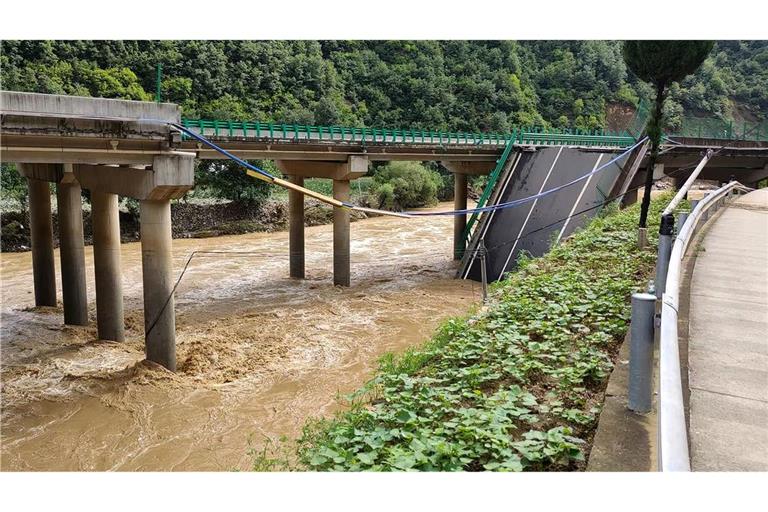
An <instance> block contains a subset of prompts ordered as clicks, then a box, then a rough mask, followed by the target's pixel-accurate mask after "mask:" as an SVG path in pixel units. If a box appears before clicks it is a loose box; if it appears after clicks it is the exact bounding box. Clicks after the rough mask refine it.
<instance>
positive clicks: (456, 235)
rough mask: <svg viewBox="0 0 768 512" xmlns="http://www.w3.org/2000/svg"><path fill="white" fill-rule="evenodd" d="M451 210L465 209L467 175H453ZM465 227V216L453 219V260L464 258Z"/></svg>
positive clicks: (457, 216)
mask: <svg viewBox="0 0 768 512" xmlns="http://www.w3.org/2000/svg"><path fill="white" fill-rule="evenodd" d="M453 209H454V210H466V209H467V175H466V174H459V173H454V174H453ZM466 227H467V216H466V215H456V216H454V217H453V259H455V260H460V259H461V258H462V256H464V229H465V228H466Z"/></svg>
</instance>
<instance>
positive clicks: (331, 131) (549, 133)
mask: <svg viewBox="0 0 768 512" xmlns="http://www.w3.org/2000/svg"><path fill="white" fill-rule="evenodd" d="M181 124H182V125H183V126H184V127H185V128H189V129H191V130H195V131H197V132H198V133H200V134H201V135H203V136H205V137H214V138H222V137H225V138H243V139H248V138H255V139H272V140H275V139H278V140H286V141H295V142H301V141H305V142H306V141H329V142H334V141H336V142H349V143H371V144H409V143H410V144H439V145H474V146H482V145H488V146H506V145H507V144H508V142H509V141H510V140H513V141H514V142H515V143H517V144H547V145H564V144H570V145H577V146H590V147H591V146H597V147H606V146H607V147H624V146H627V145H631V144H633V143H634V142H635V140H634V138H633V137H632V136H631V135H630V134H629V133H627V132H626V131H624V132H621V133H614V132H609V131H605V130H557V129H545V128H527V129H520V130H515V131H513V132H512V133H495V132H494V133H477V132H442V131H432V130H390V129H380V128H349V127H344V126H311V125H299V124H277V123H260V122H258V121H219V120H204V119H182V122H181Z"/></svg>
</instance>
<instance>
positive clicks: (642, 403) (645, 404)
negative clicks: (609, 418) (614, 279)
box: [629, 293, 656, 413]
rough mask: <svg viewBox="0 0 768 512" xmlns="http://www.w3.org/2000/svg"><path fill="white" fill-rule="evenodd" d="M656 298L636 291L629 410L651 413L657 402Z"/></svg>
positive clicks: (633, 295) (631, 336) (630, 338)
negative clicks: (654, 366)
mask: <svg viewBox="0 0 768 512" xmlns="http://www.w3.org/2000/svg"><path fill="white" fill-rule="evenodd" d="M655 314H656V297H654V296H653V295H651V294H650V293H634V294H632V320H631V323H630V334H629V409H630V410H632V411H635V412H641V413H645V412H649V411H650V410H651V406H652V403H653V338H654V333H653V320H654V316H655Z"/></svg>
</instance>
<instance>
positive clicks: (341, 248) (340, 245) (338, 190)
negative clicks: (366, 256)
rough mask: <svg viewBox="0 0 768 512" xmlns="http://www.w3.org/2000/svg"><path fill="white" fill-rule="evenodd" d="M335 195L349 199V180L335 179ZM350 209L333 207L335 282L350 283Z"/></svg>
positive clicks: (336, 283) (340, 284)
mask: <svg viewBox="0 0 768 512" xmlns="http://www.w3.org/2000/svg"><path fill="white" fill-rule="evenodd" d="M333 197H334V199H338V200H339V201H345V202H348V201H349V181H346V180H344V181H342V180H333ZM349 235H350V233H349V210H347V209H345V208H334V209H333V284H334V285H338V286H349V285H350V278H349V274H350V269H349V265H350V260H349V238H350V236H349Z"/></svg>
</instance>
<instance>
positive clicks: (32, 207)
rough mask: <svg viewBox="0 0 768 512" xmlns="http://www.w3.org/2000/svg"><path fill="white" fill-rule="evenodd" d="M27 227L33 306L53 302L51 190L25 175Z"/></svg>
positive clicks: (45, 182) (54, 266) (54, 289)
mask: <svg viewBox="0 0 768 512" xmlns="http://www.w3.org/2000/svg"><path fill="white" fill-rule="evenodd" d="M27 186H28V188H29V224H30V227H29V230H30V235H31V239H32V274H33V276H34V282H35V306H56V265H55V263H54V259H53V225H52V222H51V191H50V189H49V188H48V182H47V181H42V180H36V179H33V178H28V179H27Z"/></svg>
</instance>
